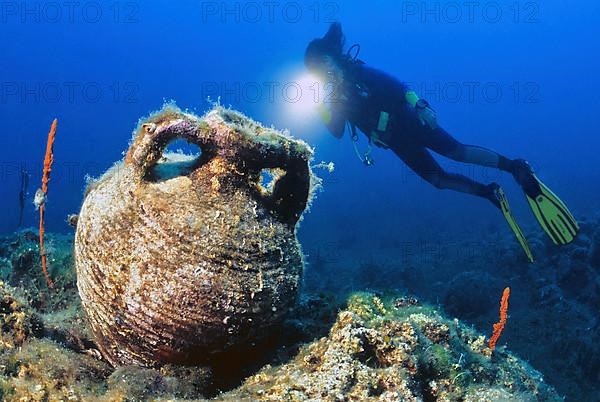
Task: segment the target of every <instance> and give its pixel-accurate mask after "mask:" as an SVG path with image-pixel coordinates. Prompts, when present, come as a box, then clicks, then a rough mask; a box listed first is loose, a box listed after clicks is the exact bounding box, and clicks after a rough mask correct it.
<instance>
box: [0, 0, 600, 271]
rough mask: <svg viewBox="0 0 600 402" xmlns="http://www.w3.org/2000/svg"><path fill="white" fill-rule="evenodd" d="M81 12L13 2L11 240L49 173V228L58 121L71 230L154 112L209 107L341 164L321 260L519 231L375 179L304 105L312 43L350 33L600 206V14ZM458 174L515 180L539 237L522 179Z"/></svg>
mask: <svg viewBox="0 0 600 402" xmlns="http://www.w3.org/2000/svg"><path fill="white" fill-rule="evenodd" d="M70 4H71V3H68V2H52V3H51V2H34V1H26V2H11V1H6V2H2V3H1V4H0V13H1V14H0V36H1V37H2V39H3V40H2V48H1V56H0V74H1V76H0V84H1V85H2V86H1V88H0V119H1V121H2V135H1V137H0V181H1V183H2V184H1V186H0V199H1V200H2V204H1V205H2V211H3V213H2V214H1V215H0V233H9V232H13V231H15V230H16V229H17V220H18V213H19V197H18V195H19V188H20V170H21V167H24V168H25V169H26V170H27V171H28V172H29V173H30V174H31V179H30V188H29V197H28V199H27V206H26V211H25V212H26V213H25V226H34V225H36V224H37V215H36V214H35V211H34V208H33V206H32V200H33V194H34V193H35V190H36V188H37V187H38V186H39V184H38V183H39V182H40V180H41V170H42V161H43V157H44V150H45V145H46V144H45V142H46V136H47V133H48V129H49V127H50V123H51V122H52V119H53V118H54V117H57V118H58V119H59V128H58V134H57V139H56V146H55V159H56V162H55V170H54V171H53V176H52V181H51V183H50V193H49V200H48V207H47V211H48V212H47V229H48V230H49V231H54V232H69V231H70V230H71V229H70V228H69V227H68V226H67V224H66V223H65V218H66V216H67V214H69V213H76V212H77V211H78V209H79V207H80V205H81V201H82V196H83V189H84V186H85V177H86V175H89V176H91V177H97V176H99V175H100V174H101V173H102V172H104V171H105V170H106V169H107V168H108V167H110V166H111V165H112V164H113V163H114V162H115V161H117V160H119V159H120V158H122V154H123V152H124V151H125V150H126V149H127V146H128V143H129V141H130V138H131V133H132V130H133V129H134V128H135V126H136V124H137V121H138V119H139V118H140V117H142V116H145V115H147V114H148V113H149V112H151V111H154V110H157V109H159V108H160V107H161V106H162V105H163V103H164V102H165V101H170V100H174V101H175V102H176V103H177V104H178V105H179V106H180V107H182V108H189V109H190V110H192V111H195V112H196V113H198V114H202V113H203V112H205V111H206V110H208V109H209V108H210V106H211V102H210V101H209V100H208V98H211V99H212V101H216V100H217V99H220V102H221V103H222V104H224V105H226V106H231V107H233V108H235V109H238V110H240V111H242V112H244V113H246V114H248V115H249V116H251V117H253V118H255V119H256V120H259V121H261V122H263V123H264V124H265V125H274V126H275V127H277V128H282V129H283V128H288V129H289V130H290V131H291V134H292V135H294V136H296V137H299V138H302V139H304V140H306V141H307V142H308V143H309V144H310V145H312V146H313V147H315V149H316V157H315V159H316V161H317V162H320V161H325V162H330V161H331V162H334V163H335V165H336V170H335V172H334V173H333V174H329V173H326V172H324V171H322V172H317V173H318V174H319V175H320V176H322V177H323V179H324V181H325V186H324V191H323V192H322V193H320V194H319V197H318V199H317V201H316V202H315V204H314V206H313V208H312V210H311V212H310V214H308V215H307V216H306V217H305V220H304V221H303V222H302V226H301V228H300V230H299V236H300V238H301V240H302V242H303V244H304V245H305V248H306V249H307V250H314V249H316V248H327V247H329V246H328V245H333V244H338V243H339V242H343V241H345V240H344V239H346V238H348V237H352V239H351V240H348V241H353V242H356V244H358V245H360V247H357V250H356V253H357V254H356V259H357V260H360V259H366V258H369V256H370V254H371V253H373V251H372V250H373V247H374V246H376V245H379V244H382V243H385V242H389V241H390V239H392V240H398V241H407V242H410V241H411V239H414V238H415V236H418V237H419V238H420V239H424V240H425V241H427V240H428V239H436V240H435V241H438V240H439V239H444V240H445V241H447V242H448V243H456V242H459V241H461V240H462V239H465V238H469V239H473V238H477V236H479V234H484V233H487V232H489V231H490V230H492V229H490V228H496V229H493V230H502V231H507V230H508V229H507V228H506V227H505V226H504V223H503V222H502V218H501V216H500V214H498V213H497V212H496V211H494V210H493V208H492V207H490V205H488V203H486V202H484V201H482V200H480V199H476V198H473V197H469V196H466V195H463V194H458V193H452V192H448V191H439V190H436V189H434V188H433V187H431V186H430V185H428V184H426V183H423V182H422V181H421V180H420V179H419V178H418V177H417V176H415V175H414V174H412V173H411V172H410V171H409V170H408V169H407V168H406V167H405V166H404V164H403V163H402V162H401V161H400V160H398V159H397V158H396V157H395V156H394V155H392V154H391V153H390V152H385V151H384V150H380V149H377V150H375V151H374V154H373V156H374V158H375V161H376V163H375V165H374V166H373V167H368V168H367V167H365V166H363V165H362V164H361V163H360V161H359V160H358V159H357V158H356V156H355V153H354V150H353V149H352V145H351V142H350V139H349V137H348V135H346V136H345V137H344V138H343V139H342V140H336V139H334V138H333V137H332V136H331V135H329V134H328V132H327V131H326V129H325V128H324V127H323V126H322V125H321V124H320V122H319V121H318V117H317V114H316V113H315V112H314V111H310V110H309V111H307V110H305V108H303V107H301V105H298V104H296V103H295V102H292V101H291V99H295V98H294V95H293V93H292V95H290V93H289V92H288V93H287V95H286V92H285V91H284V88H287V89H288V90H289V89H290V85H291V86H292V91H293V89H294V86H293V85H294V83H295V82H297V81H298V80H299V77H300V76H302V75H303V74H304V73H305V70H304V66H303V55H304V49H305V47H306V45H307V43H308V42H309V41H310V40H311V39H313V38H316V37H320V36H322V35H323V34H324V33H325V32H326V30H327V29H328V26H329V24H330V23H331V22H333V21H341V22H342V24H343V28H344V31H345V34H346V37H347V44H348V45H351V44H353V43H359V44H360V45H361V53H360V57H361V59H363V60H364V61H366V62H367V63H368V64H369V65H371V66H373V67H376V68H380V69H382V70H385V71H387V72H389V73H391V74H393V75H395V76H396V77H398V78H399V79H401V80H403V81H405V82H409V83H411V84H412V85H413V87H414V88H415V89H416V90H417V92H420V93H421V95H422V96H423V97H426V98H427V99H428V100H429V102H430V104H431V105H432V106H433V107H434V108H435V110H436V111H437V113H438V118H439V122H440V124H441V125H442V126H444V127H445V128H446V129H447V130H448V131H449V132H451V133H452V134H453V135H454V136H456V137H457V138H458V139H460V140H461V141H463V142H465V143H471V144H478V145H481V146H486V147H491V148H493V149H495V150H497V151H498V152H501V153H504V154H506V155H507V156H509V157H514V158H516V157H522V158H526V159H529V160H530V161H531V162H532V164H533V165H534V166H535V167H536V169H537V170H538V171H539V173H540V176H542V177H543V178H544V180H545V181H547V183H548V184H550V185H551V187H552V189H553V190H555V191H556V192H557V193H559V194H560V195H561V196H562V197H563V198H564V200H565V201H566V202H568V204H569V206H570V207H571V208H572V210H573V211H574V212H575V213H576V214H577V215H578V216H584V215H593V214H594V213H595V212H596V211H597V210H598V209H599V208H600V186H598V183H599V182H600V164H599V163H598V157H597V152H598V148H599V147H600V135H599V133H600V118H599V117H598V107H599V105H600V80H599V79H598V76H597V74H598V73H597V72H598V71H600V57H599V56H598V44H599V43H598V38H600V26H599V25H598V23H597V21H598V17H599V16H600V4H599V3H598V2H594V1H589V0H588V1H579V2H571V3H566V2H564V1H557V0H545V1H543V2H542V1H533V2H527V1H522V2H513V1H499V2H486V1H483V2H479V3H476V4H475V5H474V4H473V3H470V2H452V3H449V2H434V1H426V2H420V1H416V2H412V1H403V2H392V1H374V2H365V1H343V2H342V1H338V2H326V1H321V2H309V1H307V2H287V1H282V2H260V1H259V2H233V1H227V2H221V1H216V2H212V1H188V0H180V1H176V2H175V1H167V0H150V1H143V2H142V1H133V2H127V1H117V2H115V1H112V0H111V1H106V2H104V1H99V2H87V1H83V2H80V3H77V4H76V5H72V4H71V5H70ZM269 88H274V89H273V92H272V93H271V92H270V90H269ZM300 103H301V102H300ZM360 147H361V148H365V147H366V143H365V141H364V139H363V140H362V142H361V145H360ZM440 161H441V162H442V164H443V166H445V167H447V168H448V169H451V170H453V171H457V172H462V173H465V174H468V175H469V176H471V177H474V178H475V179H477V180H482V181H492V180H495V181H499V182H500V183H501V184H503V185H504V186H505V187H506V188H507V192H508V193H509V197H510V199H511V202H512V204H513V207H514V209H515V213H516V214H517V216H519V219H520V221H521V222H522V223H523V225H524V226H527V225H530V224H531V225H533V224H534V221H533V219H532V216H531V214H530V213H529V212H528V209H527V206H526V205H525V201H524V198H523V197H522V195H521V193H520V192H519V189H518V188H517V186H516V185H515V184H514V183H513V181H512V179H511V178H510V177H506V175H502V174H499V173H498V172H497V171H494V170H491V169H483V168H473V167H467V166H464V165H460V164H457V163H455V162H450V161H445V160H443V159H440ZM507 233H508V232H507ZM431 241H434V240H431ZM331 247H333V246H331Z"/></svg>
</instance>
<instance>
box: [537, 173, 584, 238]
mask: <svg viewBox="0 0 600 402" xmlns="http://www.w3.org/2000/svg"><path fill="white" fill-rule="evenodd" d="M533 178H534V179H535V181H536V184H537V186H535V187H534V189H533V190H531V189H528V190H529V191H526V193H525V195H526V196H527V201H528V202H529V205H530V206H531V210H532V211H533V214H534V215H535V217H536V219H537V220H538V222H539V223H540V226H541V227H542V229H544V232H546V234H547V235H548V237H550V238H551V239H552V241H553V242H554V244H556V245H559V246H560V245H565V244H569V243H571V242H572V241H573V240H575V237H576V236H577V233H578V232H579V225H578V224H577V221H576V220H575V218H574V217H573V214H572V213H571V211H569V208H567V206H566V205H565V203H564V202H562V201H561V199H560V198H558V196H557V195H556V194H554V193H553V192H552V191H551V190H550V189H549V188H548V187H546V185H545V184H544V183H542V182H541V181H540V179H538V178H537V177H536V176H535V175H533Z"/></svg>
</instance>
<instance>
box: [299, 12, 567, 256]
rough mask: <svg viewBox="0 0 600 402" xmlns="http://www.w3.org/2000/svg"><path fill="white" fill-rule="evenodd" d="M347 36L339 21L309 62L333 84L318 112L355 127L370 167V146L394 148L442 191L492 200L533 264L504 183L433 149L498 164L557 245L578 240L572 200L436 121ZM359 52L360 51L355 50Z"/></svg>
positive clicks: (332, 124) (523, 166) (330, 121)
mask: <svg viewBox="0 0 600 402" xmlns="http://www.w3.org/2000/svg"><path fill="white" fill-rule="evenodd" d="M344 44H345V37H344V34H343V32H342V27H341V25H340V24H339V23H334V24H332V25H331V27H330V28H329V31H328V32H327V33H326V34H325V36H324V37H322V38H319V39H315V40H313V41H311V42H310V44H309V45H308V47H307V49H306V54H305V58H304V62H305V65H306V67H307V68H308V69H309V70H310V71H311V72H312V73H314V74H316V75H318V76H320V77H322V78H323V80H324V81H325V82H327V84H328V86H331V87H332V88H333V91H332V94H331V96H330V98H331V99H330V100H329V101H327V102H325V103H322V104H320V106H319V111H320V114H321V118H322V119H323V121H324V123H325V125H326V126H327V129H328V130H329V131H330V132H331V133H332V134H333V135H334V136H335V137H336V138H342V136H343V135H344V132H345V131H346V128H347V127H349V129H350V134H351V137H352V141H353V143H354V147H355V151H356V153H357V155H358V156H359V158H360V159H361V161H362V162H363V163H364V164H366V165H367V166H370V165H372V164H373V159H372V158H371V156H370V149H371V144H373V145H375V146H377V147H380V148H384V149H389V150H391V151H392V152H394V153H395V154H396V155H397V156H398V157H399V158H400V159H402V160H403V161H404V163H406V165H407V166H408V167H409V168H410V169H411V170H413V171H414V172H415V173H416V174H417V175H419V176H420V177H421V178H423V179H424V180H426V181H427V182H429V183H431V184H432V185H433V186H435V187H436V188H438V189H451V190H455V191H459V192H463V193H467V194H472V195H475V196H478V197H482V198H485V199H487V200H489V201H490V202H491V203H492V204H494V206H496V207H497V208H498V209H500V210H501V211H502V213H503V214H504V217H505V218H506V220H507V221H508V224H509V226H510V228H511V229H512V231H513V232H514V233H515V236H516V237H517V240H518V241H519V243H520V244H521V246H522V247H523V250H524V251H525V253H526V255H527V258H528V259H529V261H531V262H533V254H532V252H531V250H530V248H529V245H528V243H527V239H526V238H525V236H524V235H523V232H522V231H521V229H520V227H519V225H518V223H517V221H516V220H515V218H514V217H513V215H512V213H511V210H510V207H509V204H508V200H507V198H506V195H505V193H504V191H503V190H502V188H501V187H500V186H499V185H498V184H496V183H491V184H487V185H485V184H482V183H479V182H476V181H474V180H471V179H470V178H468V177H466V176H463V175H460V174H455V173H449V172H446V171H445V170H444V169H443V168H442V167H441V166H440V165H439V164H438V163H437V161H436V160H435V159H434V158H433V156H432V155H431V153H430V151H433V152H435V153H437V154H439V155H442V156H445V157H447V158H450V159H452V160H455V161H458V162H463V163H470V164H476V165H481V166H486V167H493V168H498V169H500V170H502V171H505V172H508V173H510V174H511V175H512V176H513V177H514V178H515V180H516V181H517V183H518V184H519V185H520V186H521V187H522V189H523V191H524V193H525V195H526V197H527V201H528V202H529V204H530V206H531V208H532V210H533V213H534V215H535V217H536V218H537V220H538V222H539V223H540V225H541V227H542V229H543V230H544V231H545V232H546V233H547V234H548V236H549V237H550V239H552V241H553V242H554V243H555V244H557V245H564V244H568V243H570V242H572V241H573V240H574V239H575V237H576V236H577V232H578V231H579V226H578V224H577V222H576V220H575V218H574V217H573V215H572V214H571V212H569V209H568V208H567V207H566V205H565V204H564V203H563V202H562V201H561V200H560V199H559V198H558V197H557V196H556V195H555V194H554V193H553V192H552V191H551V190H550V189H549V188H548V187H546V186H545V185H544V184H543V183H542V182H541V181H540V180H539V179H538V178H537V177H536V175H535V173H534V171H533V169H532V168H531V167H530V165H529V164H528V163H527V162H526V161H525V160H523V159H514V160H513V159H508V158H507V157H505V156H503V155H500V154H498V153H497V152H494V151H492V150H490V149H486V148H482V147H479V146H474V145H465V144H462V143H461V142H459V141H457V140H456V139H455V138H454V137H452V136H451V135H450V134H449V133H447V132H446V131H445V130H444V129H443V128H441V127H439V126H438V124H437V118H436V113H435V111H434V110H433V109H432V108H431V106H430V105H429V103H428V102H427V101H426V100H425V99H420V98H419V97H418V95H417V94H416V93H415V92H413V91H411V90H409V89H408V88H407V86H406V85H405V84H403V83H402V82H400V81H399V80H397V79H396V78H394V77H392V76H391V75H388V74H386V73H384V72H382V71H379V70H377V69H374V68H372V67H369V66H367V65H366V64H365V63H364V62H363V61H361V60H359V59H358V53H359V51H360V47H359V45H354V46H352V47H351V48H350V49H349V50H348V51H347V52H344ZM353 51H354V54H353ZM357 129H358V130H360V131H361V132H362V133H363V134H364V135H366V137H367V138H368V140H369V150H368V151H367V152H366V153H364V154H361V153H360V152H358V148H357V146H356V143H357V141H358V134H357Z"/></svg>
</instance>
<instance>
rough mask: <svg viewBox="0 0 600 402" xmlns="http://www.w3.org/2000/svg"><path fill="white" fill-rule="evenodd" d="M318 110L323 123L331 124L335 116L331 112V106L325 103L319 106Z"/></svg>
mask: <svg viewBox="0 0 600 402" xmlns="http://www.w3.org/2000/svg"><path fill="white" fill-rule="evenodd" d="M317 110H318V111H319V116H320V117H321V120H322V121H323V123H325V124H329V123H331V120H332V118H333V115H332V112H331V108H330V107H329V106H327V105H326V104H324V103H321V104H319V106H318V108H317Z"/></svg>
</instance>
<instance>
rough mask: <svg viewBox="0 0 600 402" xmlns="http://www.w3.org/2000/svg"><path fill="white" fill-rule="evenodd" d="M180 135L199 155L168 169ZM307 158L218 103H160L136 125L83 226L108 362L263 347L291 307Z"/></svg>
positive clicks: (307, 193) (301, 149) (92, 311)
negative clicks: (189, 106)
mask: <svg viewBox="0 0 600 402" xmlns="http://www.w3.org/2000/svg"><path fill="white" fill-rule="evenodd" d="M175 139H184V140H187V141H188V142H190V143H193V144H196V145H197V146H198V147H199V148H200V150H201V156H200V157H198V158H196V159H194V160H193V161H191V160H190V159H191V158H188V159H187V160H186V163H184V162H182V161H181V158H179V160H178V161H174V160H173V159H171V160H169V158H168V156H163V151H164V150H165V148H166V146H167V145H168V144H169V143H170V142H172V141H173V140H175ZM311 157H312V150H311V149H310V148H309V147H308V146H307V145H306V144H305V143H303V142H301V141H297V140H294V139H291V138H290V137H288V136H286V135H284V134H282V133H280V132H278V131H275V130H273V129H268V128H264V127H262V126H261V125H260V124H258V123H256V122H254V121H252V120H251V119H249V118H247V117H245V116H243V115H241V114H239V113H237V112H234V111H231V110H228V109H224V108H221V107H216V108H215V109H213V110H212V111H211V112H209V113H208V114H206V115H205V116H204V117H202V118H199V117H197V116H195V115H192V114H188V113H184V112H182V111H180V110H179V109H177V108H175V107H166V108H165V109H163V110H162V111H161V112H159V113H157V114H155V115H154V116H152V117H150V118H149V119H147V120H146V121H144V122H142V123H141V124H140V126H139V128H138V130H137V132H136V134H135V137H134V141H133V143H132V144H131V147H130V149H129V151H128V153H127V155H126V157H125V160H124V162H122V163H118V164H117V165H115V166H114V167H113V168H112V169H110V170H109V171H108V172H107V173H105V174H104V176H102V177H101V178H100V179H99V180H97V181H95V182H94V183H92V184H91V185H90V186H89V188H88V190H87V192H86V197H85V200H84V202H83V206H82V209H81V213H80V215H79V220H78V224H77V233H76V238H75V253H76V267H77V279H78V288H79V294H80V296H81V300H82V302H83V307H84V309H85V311H86V314H87V316H88V319H89V323H90V325H91V328H92V330H93V333H94V337H95V340H96V342H97V344H98V347H99V348H100V350H101V352H102V354H103V356H104V357H105V358H106V359H107V360H108V361H109V362H110V363H111V364H113V365H115V366H118V365H127V364H138V365H143V366H156V365H160V364H162V363H194V362H201V361H204V360H206V359H209V358H210V357H211V355H213V354H215V353H219V352H221V351H224V350H226V349H228V348H230V347H232V346H239V345H244V344H246V343H252V342H256V341H260V340H261V338H264V337H265V335H267V334H268V333H269V330H270V329H272V328H273V326H274V325H276V324H277V323H279V322H280V321H281V319H282V318H283V316H284V315H285V314H286V312H288V311H289V309H290V308H291V307H292V306H293V305H294V303H295V301H296V298H297V294H298V288H299V285H300V280H301V274H302V269H303V257H302V253H301V249H300V245H299V243H298V241H297V239H296V233H295V232H296V224H297V223H298V220H299V219H300V217H301V215H302V213H303V212H304V210H305V208H306V207H307V205H308V203H309V200H310V197H311V177H312V175H311V171H310V165H309V162H310V160H311ZM165 159H167V160H165ZM186 169H187V170H186ZM173 172H176V173H175V174H173ZM267 174H268V175H269V176H270V177H272V180H271V182H270V184H269V185H263V184H262V183H263V181H264V176H265V175H267Z"/></svg>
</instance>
